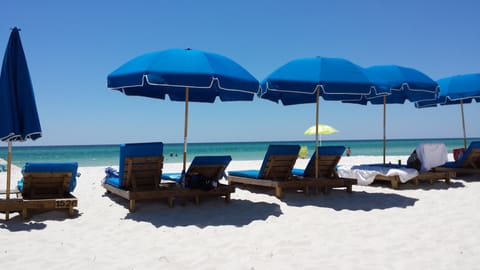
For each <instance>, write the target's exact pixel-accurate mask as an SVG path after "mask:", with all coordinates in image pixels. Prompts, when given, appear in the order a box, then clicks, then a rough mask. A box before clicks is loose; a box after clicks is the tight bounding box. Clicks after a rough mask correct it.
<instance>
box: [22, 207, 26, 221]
mask: <svg viewBox="0 0 480 270" xmlns="http://www.w3.org/2000/svg"><path fill="white" fill-rule="evenodd" d="M22 219H23V220H26V219H27V208H26V207H24V208H23V209H22Z"/></svg>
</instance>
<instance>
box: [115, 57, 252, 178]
mask: <svg viewBox="0 0 480 270" xmlns="http://www.w3.org/2000/svg"><path fill="white" fill-rule="evenodd" d="M107 80H108V87H109V88H111V89H113V90H118V91H121V92H123V93H124V94H125V95H129V96H145V97H150V98H158V99H165V98H166V96H167V95H168V96H169V98H170V100H172V101H184V102H185V126H184V153H183V172H185V170H186V156H187V134H188V132H187V130H188V125H187V123H188V103H189V102H192V101H193V102H207V103H213V102H215V100H216V98H217V97H219V99H220V100H221V101H251V100H253V98H254V95H255V94H257V93H258V91H259V87H260V86H259V82H258V80H257V79H256V78H255V77H253V76H252V75H251V74H250V73H249V72H248V71H247V70H245V69H244V68H243V67H242V66H240V65H239V64H238V63H236V62H234V61H233V60H231V59H229V58H227V57H225V56H222V55H219V54H215V53H210V52H203V51H200V50H192V49H168V50H164V51H157V52H152V53H147V54H143V55H140V56H138V57H136V58H134V59H132V60H130V61H128V62H127V63H125V64H123V65H122V66H120V67H119V68H118V69H116V70H115V71H113V72H112V73H110V74H109V75H108V78H107Z"/></svg>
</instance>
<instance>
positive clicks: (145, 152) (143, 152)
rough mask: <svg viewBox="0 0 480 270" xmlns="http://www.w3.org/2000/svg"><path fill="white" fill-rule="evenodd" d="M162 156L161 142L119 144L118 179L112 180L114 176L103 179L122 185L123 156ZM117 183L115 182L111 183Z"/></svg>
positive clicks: (118, 185)
mask: <svg viewBox="0 0 480 270" xmlns="http://www.w3.org/2000/svg"><path fill="white" fill-rule="evenodd" d="M158 156H163V143H161V142H152V143H127V144H122V145H120V162H119V164H120V165H119V168H118V179H117V180H113V178H114V177H107V178H111V179H110V180H107V178H105V181H106V182H107V183H109V184H110V183H112V185H114V186H116V187H119V188H121V187H123V183H122V182H123V172H124V171H125V158H126V157H158ZM113 183H117V184H113Z"/></svg>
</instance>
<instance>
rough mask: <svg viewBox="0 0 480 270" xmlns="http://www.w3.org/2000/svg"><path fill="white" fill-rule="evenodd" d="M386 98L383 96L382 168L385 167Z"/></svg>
mask: <svg viewBox="0 0 480 270" xmlns="http://www.w3.org/2000/svg"><path fill="white" fill-rule="evenodd" d="M386 119H387V96H383V166H385V163H386V162H385V155H386V152H387V150H386V149H387V131H386V130H387V120H386Z"/></svg>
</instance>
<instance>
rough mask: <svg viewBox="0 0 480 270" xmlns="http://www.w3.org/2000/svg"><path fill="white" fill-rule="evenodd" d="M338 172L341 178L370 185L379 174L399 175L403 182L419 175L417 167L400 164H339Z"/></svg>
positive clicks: (362, 184)
mask: <svg viewBox="0 0 480 270" xmlns="http://www.w3.org/2000/svg"><path fill="white" fill-rule="evenodd" d="M337 173H338V176H339V177H341V178H350V179H357V184H358V185H361V186H368V185H370V184H371V183H372V182H373V181H374V180H375V176H377V175H384V176H393V175H398V177H399V178H400V182H402V183H406V182H408V181H409V180H410V179H412V178H414V177H416V176H417V175H418V171H417V170H415V169H411V168H406V167H399V166H395V167H393V166H392V167H388V166H382V165H357V166H347V165H342V166H338V168H337Z"/></svg>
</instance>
